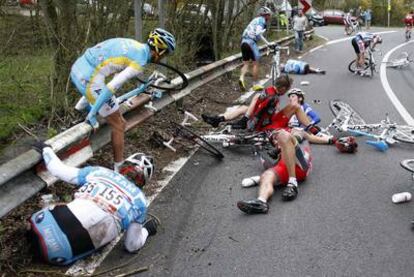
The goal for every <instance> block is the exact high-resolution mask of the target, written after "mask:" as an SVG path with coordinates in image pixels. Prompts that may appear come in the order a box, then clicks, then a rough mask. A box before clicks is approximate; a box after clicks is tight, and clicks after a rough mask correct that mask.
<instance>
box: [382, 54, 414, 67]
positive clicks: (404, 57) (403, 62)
mask: <svg viewBox="0 0 414 277" xmlns="http://www.w3.org/2000/svg"><path fill="white" fill-rule="evenodd" d="M410 56H411V55H409V54H408V53H407V52H402V53H401V54H400V55H399V56H398V57H397V59H394V60H392V61H389V62H385V63H386V65H387V67H391V68H403V67H406V66H408V65H409V64H410V63H412V62H414V60H413V59H412V58H411V57H410Z"/></svg>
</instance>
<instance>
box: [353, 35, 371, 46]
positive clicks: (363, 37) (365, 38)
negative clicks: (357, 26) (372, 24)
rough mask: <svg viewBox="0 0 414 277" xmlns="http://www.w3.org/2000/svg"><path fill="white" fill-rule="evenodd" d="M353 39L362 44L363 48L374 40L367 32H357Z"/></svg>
mask: <svg viewBox="0 0 414 277" xmlns="http://www.w3.org/2000/svg"><path fill="white" fill-rule="evenodd" d="M355 39H356V41H357V43H358V42H363V43H364V46H365V47H368V46H369V45H370V44H371V42H372V41H373V40H374V34H373V33H368V32H359V33H358V34H356V36H355Z"/></svg>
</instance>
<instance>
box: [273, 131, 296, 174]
mask: <svg viewBox="0 0 414 277" xmlns="http://www.w3.org/2000/svg"><path fill="white" fill-rule="evenodd" d="M276 139H277V143H278V144H279V146H280V150H281V154H282V159H283V161H284V162H285V165H286V168H287V171H288V175H289V177H294V178H296V171H295V167H296V156H295V144H296V139H295V138H294V137H293V136H292V135H291V134H290V133H288V132H287V131H285V130H280V131H279V132H278V133H277V135H276Z"/></svg>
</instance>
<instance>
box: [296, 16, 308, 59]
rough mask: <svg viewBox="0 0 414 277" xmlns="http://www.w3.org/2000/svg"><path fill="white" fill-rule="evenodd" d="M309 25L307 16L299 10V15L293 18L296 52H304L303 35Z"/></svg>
mask: <svg viewBox="0 0 414 277" xmlns="http://www.w3.org/2000/svg"><path fill="white" fill-rule="evenodd" d="M307 25H308V20H307V19H306V16H304V15H303V11H302V10H299V11H298V15H297V16H295V17H294V18H293V30H294V31H295V50H296V51H297V52H302V51H303V35H304V32H305V30H306V27H307Z"/></svg>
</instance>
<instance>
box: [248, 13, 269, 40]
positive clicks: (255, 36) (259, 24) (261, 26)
mask: <svg viewBox="0 0 414 277" xmlns="http://www.w3.org/2000/svg"><path fill="white" fill-rule="evenodd" d="M265 31H266V20H265V18H264V17H263V16H259V17H256V18H254V19H253V20H252V21H251V22H250V23H249V25H247V27H246V29H245V30H244V31H243V35H242V38H243V40H245V39H250V40H253V41H255V42H257V41H259V40H260V37H261V35H262V34H263V33H264V32H265Z"/></svg>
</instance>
